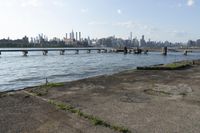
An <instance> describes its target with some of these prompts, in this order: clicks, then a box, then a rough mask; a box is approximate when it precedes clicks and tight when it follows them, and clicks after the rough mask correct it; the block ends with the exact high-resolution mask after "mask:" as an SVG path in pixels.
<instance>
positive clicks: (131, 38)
mask: <svg viewBox="0 0 200 133" xmlns="http://www.w3.org/2000/svg"><path fill="white" fill-rule="evenodd" d="M130 40H131V41H132V40H133V32H130Z"/></svg>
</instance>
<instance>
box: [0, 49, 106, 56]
mask: <svg viewBox="0 0 200 133" xmlns="http://www.w3.org/2000/svg"><path fill="white" fill-rule="evenodd" d="M38 51H41V52H42V54H43V55H47V54H48V52H49V51H59V52H60V55H64V54H65V51H75V53H76V54H78V53H79V51H87V53H90V52H91V51H97V52H98V53H101V52H107V49H105V48H17V49H12V48H11V49H0V55H1V53H3V52H22V54H23V55H24V56H27V55H28V52H38Z"/></svg>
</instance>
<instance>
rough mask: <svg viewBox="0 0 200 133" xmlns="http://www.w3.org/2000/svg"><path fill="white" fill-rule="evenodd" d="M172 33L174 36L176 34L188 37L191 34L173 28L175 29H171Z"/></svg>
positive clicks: (176, 35)
mask: <svg viewBox="0 0 200 133" xmlns="http://www.w3.org/2000/svg"><path fill="white" fill-rule="evenodd" d="M170 33H171V35H172V36H175V37H187V36H188V35H189V33H188V32H186V31H184V30H181V31H179V30H173V31H170Z"/></svg>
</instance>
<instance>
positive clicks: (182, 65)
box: [163, 63, 190, 69]
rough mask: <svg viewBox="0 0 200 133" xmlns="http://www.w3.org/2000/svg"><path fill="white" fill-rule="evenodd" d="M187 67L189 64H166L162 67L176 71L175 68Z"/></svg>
mask: <svg viewBox="0 0 200 133" xmlns="http://www.w3.org/2000/svg"><path fill="white" fill-rule="evenodd" d="M189 65H190V64H189V63H171V64H166V65H164V66H163V67H167V68H172V69H176V68H183V67H186V66H189Z"/></svg>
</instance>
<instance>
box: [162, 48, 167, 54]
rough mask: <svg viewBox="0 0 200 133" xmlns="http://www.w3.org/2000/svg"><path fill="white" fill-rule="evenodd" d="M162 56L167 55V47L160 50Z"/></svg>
mask: <svg viewBox="0 0 200 133" xmlns="http://www.w3.org/2000/svg"><path fill="white" fill-rule="evenodd" d="M162 54H163V55H167V47H163V48H162Z"/></svg>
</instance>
